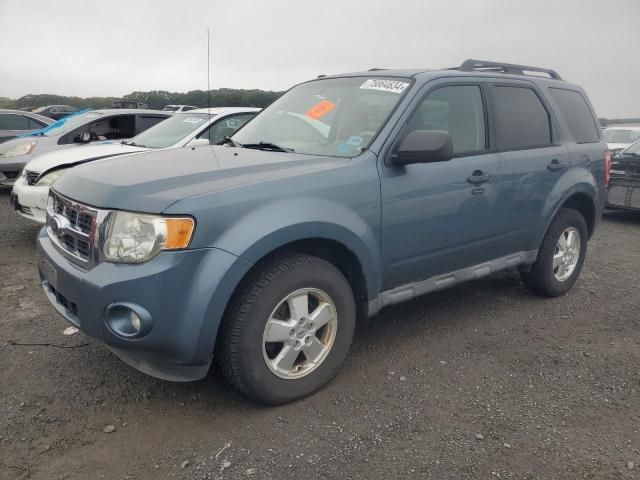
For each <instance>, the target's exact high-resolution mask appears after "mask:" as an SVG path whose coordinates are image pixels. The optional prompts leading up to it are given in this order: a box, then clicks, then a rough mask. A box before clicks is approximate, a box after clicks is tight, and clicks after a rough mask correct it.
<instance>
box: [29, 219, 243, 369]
mask: <svg viewBox="0 0 640 480" xmlns="http://www.w3.org/2000/svg"><path fill="white" fill-rule="evenodd" d="M37 252H38V269H39V271H40V277H41V280H42V286H43V289H44V292H45V294H46V296H47V298H48V299H49V301H50V302H51V304H52V305H53V307H54V308H55V309H56V310H57V311H58V312H59V313H60V314H61V315H62V316H63V317H64V318H65V319H67V321H69V322H70V323H72V324H73V325H75V326H76V327H78V328H80V330H82V331H83V332H84V333H86V334H87V335H89V336H90V337H93V338H96V339H98V340H100V341H101V342H103V343H105V344H106V345H107V346H108V347H109V348H110V349H111V350H112V351H114V353H116V354H117V355H118V356H119V357H120V358H121V359H122V360H124V361H125V362H126V363H128V364H129V365H131V366H133V367H134V368H137V369H138V370H140V371H142V372H144V373H147V374H149V375H152V376H154V377H158V378H162V379H165V380H172V381H191V380H198V379H200V378H203V377H205V376H206V375H207V372H208V371H209V367H210V365H211V360H212V357H213V349H214V346H215V340H216V334H217V331H218V326H219V323H220V320H221V318H222V315H223V313H224V308H225V306H226V302H227V301H228V299H229V297H230V296H231V293H232V291H233V289H234V288H235V285H236V283H237V281H239V279H240V278H241V277H242V276H243V275H244V273H246V271H248V269H249V267H250V264H249V262H246V261H245V260H242V259H239V258H238V257H236V256H234V255H232V254H230V253H227V252H225V251H222V250H219V249H214V248H204V249H197V250H183V251H175V252H162V253H160V254H159V255H158V256H156V257H155V258H154V259H152V260H150V261H149V262H146V263H143V264H138V265H125V264H113V263H107V262H105V263H100V264H98V265H96V266H95V267H93V268H92V269H90V270H84V269H83V268H81V267H79V266H77V265H76V264H74V263H72V262H71V261H70V260H68V259H67V258H66V257H64V256H63V255H62V254H61V253H60V252H59V251H58V249H57V247H55V246H54V245H53V243H52V242H51V241H50V239H49V237H48V235H47V233H46V230H45V229H42V230H41V232H40V234H39V235H38V240H37ZM114 302H127V303H129V304H133V305H138V306H141V307H142V308H144V309H145V310H146V311H147V312H149V314H150V316H151V318H152V326H151V328H150V330H149V331H148V333H146V334H145V335H144V336H142V337H127V338H125V337H124V336H122V335H119V334H118V333H116V332H115V331H114V330H113V329H112V328H110V326H109V325H108V322H107V317H106V309H107V307H108V306H109V305H112V304H113V303H114Z"/></svg>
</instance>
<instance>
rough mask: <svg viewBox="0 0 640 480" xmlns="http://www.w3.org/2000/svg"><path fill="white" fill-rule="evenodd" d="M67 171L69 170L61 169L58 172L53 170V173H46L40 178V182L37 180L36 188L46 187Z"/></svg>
mask: <svg viewBox="0 0 640 480" xmlns="http://www.w3.org/2000/svg"><path fill="white" fill-rule="evenodd" d="M67 170H69V169H68V168H61V169H59V170H54V171H53V172H49V173H46V174H45V175H43V176H42V177H40V180H38V181H37V182H36V186H38V187H48V186H49V185H51V184H52V183H53V182H55V181H56V180H57V179H58V178H59V177H61V176H62V175H64V174H65V173H66V171H67Z"/></svg>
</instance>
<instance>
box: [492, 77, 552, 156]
mask: <svg viewBox="0 0 640 480" xmlns="http://www.w3.org/2000/svg"><path fill="white" fill-rule="evenodd" d="M492 97H493V108H494V118H495V127H496V144H497V147H498V149H499V150H520V149H527V148H541V147H548V146H549V145H551V144H552V136H551V121H550V119H549V113H548V112H547V110H546V108H545V107H544V105H543V104H542V102H541V101H540V98H539V97H538V95H537V94H536V92H534V91H533V90H532V89H531V88H527V87H515V86H502V85H494V86H493V88H492Z"/></svg>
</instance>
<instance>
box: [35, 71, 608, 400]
mask: <svg viewBox="0 0 640 480" xmlns="http://www.w3.org/2000/svg"><path fill="white" fill-rule="evenodd" d="M543 77H546V78H543ZM596 118H597V117H596V115H595V113H594V111H593V108H592V107H591V105H590V103H589V101H588V100H587V97H586V95H585V94H584V92H583V91H582V89H581V88H580V87H578V86H575V85H573V84H571V83H568V82H566V81H563V80H562V79H561V78H560V76H559V75H558V74H557V73H556V72H554V71H552V70H544V69H539V68H535V67H528V66H519V65H511V64H501V63H492V62H483V61H475V60H469V61H466V62H464V63H463V64H462V65H461V66H460V67H458V68H454V69H443V70H372V71H368V72H360V73H351V74H344V75H335V76H326V77H322V78H318V79H315V80H312V81H309V82H306V83H302V84H300V85H297V86H295V87H293V88H292V89H291V90H289V91H288V92H287V93H286V94H284V95H283V96H282V97H280V98H279V99H278V100H276V101H275V102H273V103H272V104H271V105H270V106H268V107H267V108H265V109H264V110H263V111H262V112H261V113H260V114H258V115H257V116H256V117H254V118H253V119H252V120H251V121H249V122H248V123H246V124H245V125H244V126H243V127H242V128H241V129H240V130H238V132H236V133H235V134H234V135H232V136H231V137H227V138H225V139H224V140H223V141H222V144H221V145H219V146H218V145H214V146H211V147H203V148H197V149H184V150H167V151H158V152H150V153H142V154H140V155H138V156H137V157H136V158H135V161H132V159H129V158H127V159H124V158H113V159H108V160H105V161H101V162H94V163H92V164H88V165H82V166H80V167H77V168H74V169H73V170H72V171H70V172H69V173H68V174H67V175H65V176H63V177H61V178H60V179H58V180H57V181H56V183H55V184H54V185H53V187H52V188H51V193H50V197H49V199H48V206H47V210H48V212H47V216H48V218H47V225H46V227H45V228H44V229H43V230H42V231H41V232H40V234H39V237H38V242H37V246H38V257H39V262H38V265H39V270H40V275H41V278H42V285H43V288H44V292H45V294H46V296H47V297H48V299H49V300H50V302H51V303H52V305H53V306H54V307H55V308H56V310H57V311H58V312H59V313H61V314H62V315H63V316H64V317H65V318H66V319H67V320H68V321H69V322H71V323H72V324H74V325H76V326H77V327H79V328H80V329H81V330H82V331H83V332H85V333H86V334H87V335H89V336H91V337H94V338H96V339H99V340H100V341H102V342H104V343H105V344H106V345H107V346H108V347H109V348H110V349H111V350H112V351H113V352H114V353H115V354H116V355H118V356H119V357H120V358H121V359H122V360H124V361H125V362H127V363H128V364H130V365H132V366H133V367H135V368H137V369H139V370H141V371H142V372H145V373H147V374H150V375H153V376H156V377H159V378H163V379H167V380H176V381H189V380H197V379H201V378H203V377H205V376H206V375H207V372H208V371H209V369H210V366H211V365H212V362H214V361H215V362H217V364H218V365H219V366H220V368H221V370H222V372H224V375H225V376H226V377H227V378H228V379H229V380H230V382H231V383H232V384H233V385H234V386H235V387H237V388H238V389H239V390H240V391H242V392H244V393H245V394H246V395H248V396H250V397H251V398H253V399H255V400H258V401H260V402H264V403H269V404H277V403H283V402H287V401H292V400H294V399H297V398H300V397H303V396H305V395H308V394H310V393H311V392H313V391H315V390H316V389H318V388H320V387H321V386H322V385H324V384H325V383H326V382H327V381H329V379H330V378H331V377H332V376H333V375H334V374H335V373H336V372H337V370H338V368H339V366H340V364H341V363H342V361H343V360H344V359H345V357H346V356H347V352H348V350H349V346H350V344H351V341H352V337H353V334H354V326H355V321H356V317H358V316H367V315H368V316H371V315H375V314H376V313H377V312H378V311H379V310H380V309H381V308H383V307H385V306H388V305H392V304H396V303H398V302H402V301H406V300H409V299H411V298H414V297H415V296H417V295H422V294H425V293H428V292H432V291H434V290H439V289H442V288H446V287H449V286H451V285H454V284H457V283H459V282H463V281H466V280H471V279H476V278H480V277H483V276H485V275H488V274H490V273H491V272H495V271H497V270H501V269H506V268H510V267H513V268H518V269H519V270H520V271H521V276H522V280H523V281H524V284H525V285H526V286H527V287H529V288H530V289H531V290H533V291H534V292H537V293H539V294H541V295H543V296H550V297H554V296H559V295H561V294H563V293H565V292H567V291H568V290H569V289H570V288H571V286H572V285H573V284H574V283H575V281H576V279H577V277H578V275H579V273H580V270H581V268H582V265H583V262H584V259H585V254H586V251H587V241H588V239H589V238H590V236H591V235H592V234H593V232H594V229H595V227H596V224H597V222H598V219H599V218H600V216H601V213H602V210H603V206H604V204H605V199H606V184H607V181H608V177H609V162H610V160H609V156H608V153H607V151H606V144H605V142H604V141H603V139H602V136H601V132H600V129H599V127H598V123H597V120H596ZM176 156H180V161H179V162H178V161H175V159H176Z"/></svg>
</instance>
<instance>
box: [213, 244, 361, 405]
mask: <svg viewBox="0 0 640 480" xmlns="http://www.w3.org/2000/svg"><path fill="white" fill-rule="evenodd" d="M355 318H356V309H355V301H354V297H353V293H352V290H351V287H350V285H349V283H348V282H347V280H346V279H345V278H344V276H343V275H342V274H341V273H340V271H339V270H338V269H337V268H336V267H334V266H333V265H332V264H330V263H328V262H326V261H324V260H322V259H320V258H317V257H313V256H309V255H300V254H291V255H286V256H279V257H276V258H273V259H272V260H270V261H267V262H266V263H265V264H264V265H262V266H259V267H258V269H257V270H256V271H255V272H254V273H253V274H252V275H251V276H250V277H249V278H248V279H247V280H246V281H245V282H243V285H242V286H241V287H240V290H239V291H238V292H237V294H236V295H234V298H233V299H232V301H231V304H230V306H229V308H228V310H227V313H226V314H225V318H224V321H223V325H222V330H221V332H220V337H219V338H220V340H219V342H218V346H217V348H216V356H217V359H218V364H219V365H220V366H221V369H222V371H223V373H224V375H225V376H226V377H227V379H228V380H229V381H230V382H231V383H232V384H233V385H234V386H235V387H236V388H237V389H238V390H240V391H241V392H243V393H244V394H246V395H247V396H249V397H251V398H253V399H255V400H257V401H259V402H262V403H267V404H279V403H285V402H289V401H293V400H296V399H298V398H302V397H304V396H307V395H309V394H311V393H312V392H314V391H315V390H317V389H319V388H320V387H322V386H323V385H324V384H325V383H327V382H328V381H329V380H330V379H331V378H332V377H333V375H335V373H336V372H337V370H338V368H339V367H340V365H341V364H342V362H343V360H344V359H345V357H346V356H347V353H348V351H349V347H350V345H351V341H352V339H353V332H354V328H355Z"/></svg>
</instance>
